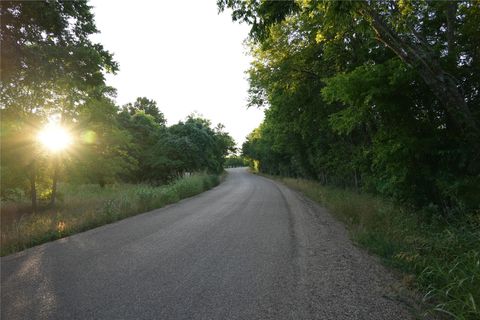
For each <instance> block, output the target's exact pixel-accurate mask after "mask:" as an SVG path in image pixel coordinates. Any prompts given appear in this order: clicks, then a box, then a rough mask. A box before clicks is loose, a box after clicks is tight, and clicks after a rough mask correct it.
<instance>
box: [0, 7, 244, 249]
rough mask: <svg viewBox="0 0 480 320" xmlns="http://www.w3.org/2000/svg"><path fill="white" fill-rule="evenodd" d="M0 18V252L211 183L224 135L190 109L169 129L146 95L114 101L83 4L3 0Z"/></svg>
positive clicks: (107, 60) (105, 61) (104, 57)
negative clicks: (123, 101)
mask: <svg viewBox="0 0 480 320" xmlns="http://www.w3.org/2000/svg"><path fill="white" fill-rule="evenodd" d="M0 17H1V20H2V23H1V33H0V34H1V39H2V46H1V60H2V62H1V70H0V71H1V74H2V77H1V82H0V134H1V136H0V148H1V153H0V156H1V166H0V168H1V179H0V180H1V185H0V197H1V209H2V210H1V216H0V218H1V235H2V238H1V240H2V241H1V252H2V254H7V253H11V252H14V251H17V250H21V249H23V248H26V247H29V246H32V245H35V244H38V243H42V242H45V241H48V240H51V239H56V238H59V237H63V236H65V235H68V234H72V233H75V232H78V231H82V230H86V229H89V228H92V227H94V226H98V225H101V224H104V223H108V222H111V221H114V220H118V219H120V218H123V217H125V216H129V215H132V214H136V213H139V212H142V211H146V210H150V209H153V208H155V207H161V206H163V205H165V204H167V203H172V202H175V201H177V200H179V199H182V198H184V197H187V196H190V195H193V194H196V193H198V192H201V191H202V190H206V189H208V188H210V187H211V186H213V185H215V184H216V183H217V182H218V181H217V180H218V176H219V175H220V174H222V172H223V171H224V169H223V168H224V163H225V158H226V156H227V155H228V154H230V153H231V152H234V151H235V142H234V141H233V139H232V137H231V136H230V135H229V134H228V133H227V132H225V130H224V126H223V125H222V124H218V125H212V123H211V122H210V120H208V119H205V118H204V117H202V116H201V115H198V114H190V115H189V116H187V117H186V118H185V120H183V121H179V122H178V123H176V124H172V125H167V121H166V119H165V117H164V114H163V113H162V111H161V110H160V108H159V107H158V106H157V102H156V101H154V100H151V99H148V98H146V97H139V98H137V99H136V100H135V101H132V102H131V103H126V104H124V105H117V104H116V102H115V97H116V90H115V88H112V87H110V86H108V85H107V84H106V82H105V75H106V74H107V73H115V72H117V71H118V70H119V67H120V66H119V65H118V63H116V62H115V60H114V58H113V55H112V54H111V53H110V52H108V51H107V50H106V49H105V48H104V47H103V46H102V45H101V44H99V43H94V42H93V41H92V40H91V39H92V37H91V35H92V34H95V33H97V32H98V30H97V29H96V27H95V21H94V17H93V14H92V11H91V7H90V6H89V4H88V2H87V1H83V0H80V1H2V2H1V5H0ZM132 81H135V80H134V79H132ZM201 172H204V173H202V174H200V173H201Z"/></svg>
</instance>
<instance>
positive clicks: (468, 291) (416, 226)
mask: <svg viewBox="0 0 480 320" xmlns="http://www.w3.org/2000/svg"><path fill="white" fill-rule="evenodd" d="M280 180H281V181H282V182H284V183H285V184H286V185H288V186H290V187H292V188H293V189H296V190H298V191H300V192H302V193H304V194H305V195H306V196H308V197H309V198H311V199H313V200H315V201H317V202H319V203H321V204H323V205H324V206H326V207H327V208H328V209H329V211H330V212H332V213H333V214H334V215H335V216H337V218H339V219H340V220H341V221H343V222H345V224H346V225H347V226H348V228H349V231H350V232H351V235H352V238H353V239H354V241H356V242H357V243H359V244H360V245H361V246H363V247H365V248H366V249H368V250H369V251H370V252H372V253H375V254H377V255H379V256H380V257H382V258H383V260H384V262H385V263H386V264H387V265H390V266H392V267H395V268H397V269H399V270H401V271H402V272H403V274H404V283H405V284H407V285H409V286H411V287H413V288H415V289H416V290H418V291H420V292H422V293H423V296H424V301H425V302H427V305H429V306H432V307H429V308H428V310H427V311H426V313H427V314H430V315H433V316H434V317H441V315H443V316H445V317H447V318H452V319H461V320H467V319H468V320H470V319H472V320H473V319H480V212H478V211H477V212H474V213H472V214H470V215H463V216H461V217H458V218H457V219H451V218H450V219H449V220H448V221H447V220H442V219H441V218H438V217H439V216H436V215H430V216H429V217H426V215H425V214H423V213H421V212H413V211H411V210H407V209H405V208H401V207H399V206H395V205H393V204H392V203H390V202H388V201H386V200H384V199H381V198H378V197H374V196H371V195H366V194H359V193H356V192H354V191H348V190H343V189H337V188H331V187H325V186H322V185H320V184H319V183H316V182H312V181H307V180H299V179H288V178H284V179H280ZM435 217H437V218H435ZM427 314H426V315H427Z"/></svg>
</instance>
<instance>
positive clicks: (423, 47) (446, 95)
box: [359, 5, 480, 147]
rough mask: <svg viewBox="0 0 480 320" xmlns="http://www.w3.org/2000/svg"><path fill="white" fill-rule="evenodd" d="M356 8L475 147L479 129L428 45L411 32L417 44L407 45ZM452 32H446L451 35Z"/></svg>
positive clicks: (364, 10)
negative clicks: (414, 73)
mask: <svg viewBox="0 0 480 320" xmlns="http://www.w3.org/2000/svg"><path fill="white" fill-rule="evenodd" d="M359 8H360V9H359V13H360V14H361V15H362V16H363V17H364V18H365V19H366V20H367V21H368V22H369V23H370V25H371V27H372V28H373V30H374V31H375V33H376V35H377V38H378V40H379V41H381V42H383V43H384V44H385V45H386V46H387V47H388V48H390V49H391V50H392V51H393V52H394V53H395V54H396V55H397V56H398V57H399V58H400V59H402V61H404V62H405V63H406V64H408V65H409V66H411V67H413V68H415V70H416V71H417V73H418V74H419V76H420V77H421V78H422V80H423V81H424V82H425V83H426V84H427V86H428V87H429V88H430V90H431V91H432V93H433V94H434V95H435V96H436V97H437V98H438V100H439V102H440V104H441V105H443V107H444V109H445V111H446V112H447V113H448V114H449V115H450V116H451V118H452V119H453V121H454V122H455V126H456V127H457V129H458V130H459V131H460V132H462V133H463V134H464V136H465V137H466V138H467V139H468V140H469V141H470V142H473V143H474V144H475V145H476V146H477V147H478V146H479V141H480V140H479V137H480V134H479V129H478V126H477V123H476V121H475V120H474V118H473V116H472V113H471V111H470V109H469V107H468V105H467V102H466V101H465V97H464V95H463V92H462V90H461V88H460V85H459V84H458V82H457V80H456V79H455V78H454V77H453V76H452V75H450V74H449V73H447V72H446V71H444V70H443V69H442V67H441V66H440V62H439V61H438V58H437V57H435V56H434V54H433V52H432V50H431V48H430V45H429V44H428V42H426V40H425V39H424V38H423V37H422V36H421V35H419V34H418V33H416V32H415V31H413V30H412V34H413V35H414V36H415V37H416V39H417V40H418V43H411V42H409V43H407V42H406V41H404V40H403V39H402V38H400V37H399V36H398V34H396V33H395V32H393V30H391V29H390V28H389V27H388V25H387V24H386V23H385V22H384V21H383V19H382V18H381V17H380V16H379V15H378V14H377V13H376V12H375V11H374V10H373V9H372V8H371V7H369V6H368V5H365V6H360V7H359ZM451 10H453V9H450V11H451ZM452 30H453V27H452ZM452 30H450V32H453V31H452ZM451 41H453V39H451ZM452 50H453V49H452Z"/></svg>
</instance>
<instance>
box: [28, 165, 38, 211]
mask: <svg viewBox="0 0 480 320" xmlns="http://www.w3.org/2000/svg"><path fill="white" fill-rule="evenodd" d="M36 177H37V168H36V163H35V160H33V161H32V163H31V165H30V177H29V180H30V198H31V200H32V212H33V213H35V212H37V186H36Z"/></svg>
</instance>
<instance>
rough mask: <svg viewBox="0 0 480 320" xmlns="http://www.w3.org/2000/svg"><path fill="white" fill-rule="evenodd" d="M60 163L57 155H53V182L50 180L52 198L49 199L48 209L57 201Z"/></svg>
mask: <svg viewBox="0 0 480 320" xmlns="http://www.w3.org/2000/svg"><path fill="white" fill-rule="evenodd" d="M59 171H60V161H59V155H55V159H54V163H53V180H52V196H51V197H50V204H49V206H50V207H52V208H53V207H54V206H55V202H56V200H57V184H58V176H59V174H60V172H59Z"/></svg>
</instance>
